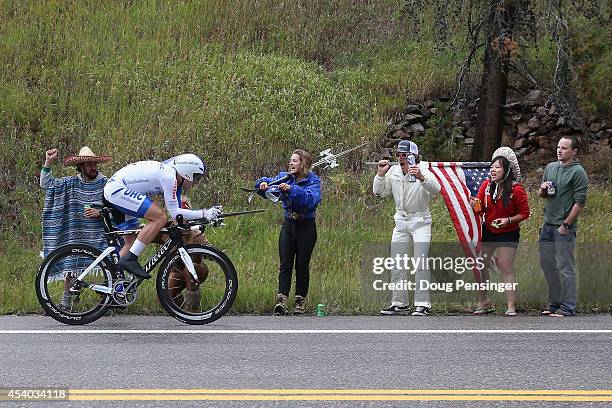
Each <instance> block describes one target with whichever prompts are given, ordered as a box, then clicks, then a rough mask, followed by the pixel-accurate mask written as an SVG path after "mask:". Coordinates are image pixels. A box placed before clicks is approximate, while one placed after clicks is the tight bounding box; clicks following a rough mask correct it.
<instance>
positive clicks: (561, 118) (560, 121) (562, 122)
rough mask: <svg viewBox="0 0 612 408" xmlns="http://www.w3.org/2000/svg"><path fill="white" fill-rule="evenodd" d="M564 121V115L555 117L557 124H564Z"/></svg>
mask: <svg viewBox="0 0 612 408" xmlns="http://www.w3.org/2000/svg"><path fill="white" fill-rule="evenodd" d="M566 122H567V121H566V120H565V117H563V116H561V117H559V119H557V126H565V124H566Z"/></svg>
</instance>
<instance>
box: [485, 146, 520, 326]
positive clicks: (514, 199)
mask: <svg viewBox="0 0 612 408" xmlns="http://www.w3.org/2000/svg"><path fill="white" fill-rule="evenodd" d="M519 177H520V170H519V168H518V162H517V161H516V156H515V155H514V152H512V150H511V149H510V148H505V149H504V148H500V149H498V150H497V151H496V152H495V154H494V157H493V160H492V161H491V170H490V178H488V179H487V180H485V181H484V183H482V185H481V186H480V190H479V191H478V195H477V198H478V199H479V200H480V202H481V207H482V212H484V222H483V224H482V243H483V245H482V248H483V256H484V258H485V260H490V264H491V269H493V270H496V269H497V268H499V271H500V272H501V275H502V279H503V280H504V282H505V283H511V284H514V283H516V276H515V274H514V257H515V256H516V248H517V247H518V242H519V239H520V231H521V229H520V226H519V223H520V222H521V221H523V220H525V219H527V217H529V202H528V200H527V193H526V192H525V189H524V188H523V186H521V185H520V184H519V183H518V182H517V181H516V180H517V179H518V178H519ZM496 249H497V256H496V257H494V255H493V254H494V252H495V250H496ZM488 279H489V271H488V269H486V268H485V270H483V271H482V282H486V281H487V280H488ZM513 287H515V286H513ZM504 293H505V295H506V302H507V304H508V309H507V310H506V313H505V316H516V309H515V303H516V293H515V291H514V290H507V291H505V292H504ZM494 312H495V308H493V306H492V304H491V300H490V299H489V297H488V295H487V292H486V290H485V291H481V292H480V294H479V300H478V308H477V309H476V310H475V311H474V314H475V315H482V314H489V313H494Z"/></svg>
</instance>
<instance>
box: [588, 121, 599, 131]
mask: <svg viewBox="0 0 612 408" xmlns="http://www.w3.org/2000/svg"><path fill="white" fill-rule="evenodd" d="M601 128H602V126H601V123H599V122H593V123H591V126H589V132H593V133H597V132H599V131H600V130H601Z"/></svg>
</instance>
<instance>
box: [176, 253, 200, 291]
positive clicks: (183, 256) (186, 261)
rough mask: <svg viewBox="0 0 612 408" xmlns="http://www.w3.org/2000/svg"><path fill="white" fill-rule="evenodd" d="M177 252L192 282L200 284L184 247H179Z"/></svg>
mask: <svg viewBox="0 0 612 408" xmlns="http://www.w3.org/2000/svg"><path fill="white" fill-rule="evenodd" d="M178 252H179V254H180V255H181V259H182V260H183V263H184V264H185V267H187V270H188V271H189V273H190V274H191V276H192V277H193V280H194V281H196V282H197V283H200V280H199V279H198V274H197V273H196V270H195V266H194V265H193V260H192V259H191V257H190V256H189V254H188V253H187V250H186V249H185V248H184V247H179V249H178Z"/></svg>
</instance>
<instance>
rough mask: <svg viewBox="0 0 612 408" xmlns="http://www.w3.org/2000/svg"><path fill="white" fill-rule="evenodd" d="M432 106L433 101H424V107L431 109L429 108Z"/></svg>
mask: <svg viewBox="0 0 612 408" xmlns="http://www.w3.org/2000/svg"><path fill="white" fill-rule="evenodd" d="M433 106H434V101H432V100H427V101H425V107H426V108H427V109H431V108H433Z"/></svg>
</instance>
